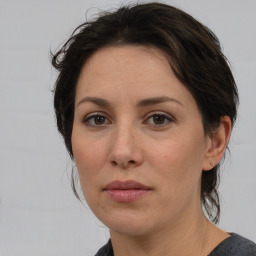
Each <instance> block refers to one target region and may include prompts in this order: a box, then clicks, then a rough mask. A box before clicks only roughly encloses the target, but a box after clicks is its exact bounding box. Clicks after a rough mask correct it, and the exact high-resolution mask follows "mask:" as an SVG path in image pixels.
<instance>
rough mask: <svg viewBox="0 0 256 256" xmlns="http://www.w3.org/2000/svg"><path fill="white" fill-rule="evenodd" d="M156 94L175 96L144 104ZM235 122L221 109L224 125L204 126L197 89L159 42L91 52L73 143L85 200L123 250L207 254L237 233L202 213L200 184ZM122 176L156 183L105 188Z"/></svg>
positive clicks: (77, 107)
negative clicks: (132, 195) (127, 196)
mask: <svg viewBox="0 0 256 256" xmlns="http://www.w3.org/2000/svg"><path fill="white" fill-rule="evenodd" d="M95 97H97V98H100V99H101V100H95ZM156 97H160V98H162V99H163V97H169V98H170V99H171V100H168V101H161V102H158V103H156V102H152V101H151V102H148V104H142V103H141V102H142V101H143V100H145V99H149V98H156ZM102 99H103V100H105V101H106V102H107V104H102ZM165 99H166V98H165ZM105 101H104V102H105ZM106 102H105V103H106ZM139 102H140V104H139ZM144 103H145V101H144ZM95 115H99V116H100V118H99V119H97V118H95ZM154 115H155V117H157V118H158V119H154ZM159 119H160V123H159V122H156V120H159ZM230 130H231V124H230V119H229V118H228V117H223V118H222V121H221V125H220V127H219V129H218V131H216V132H214V133H213V135H212V136H208V135H207V134H205V133H204V129H203V126H202V117H201V114H200V112H199V110H198V107H197V104H196V102H195V100H194V98H193V96H192V95H191V94H190V92H189V91H188V90H187V89H186V88H185V87H184V86H183V85H182V84H181V83H180V81H179V80H178V79H177V78H176V77H175V75H174V74H173V72H172V70H171V68H170V65H169V63H168V61H167V60H166V58H165V57H164V55H163V54H162V53H161V51H159V50H157V49H155V48H149V47H143V46H122V47H121V46H119V47H108V48H103V49H100V50H98V51H97V52H96V53H95V54H93V55H92V56H91V58H90V59H89V60H88V61H87V62H86V64H85V65H84V67H83V68H82V70H81V73H80V77H79V80H78V83H77V89H76V96H75V113H74V123H73V132H72V149H73V153H74V159H75V162H76V165H77V168H78V172H79V177H80V183H81V187H82V190H83V194H84V196H85V199H86V201H87V203H88V205H89V206H90V208H91V209H92V211H93V212H94V214H95V215H96V216H97V217H98V218H99V219H100V220H101V221H102V222H103V223H104V224H105V225H106V226H107V227H109V229H110V235H111V240H112V244H113V248H114V253H115V256H116V255H117V256H122V255H126V256H128V255H133V256H134V255H140V256H142V255H165V256H167V255H172V256H175V255H179V256H180V255H182V256H186V255H207V254H208V253H209V252H210V251H211V250H212V249H213V248H214V247H215V246H216V245H217V244H218V243H219V242H221V241H222V240H223V239H225V238H226V237H228V236H229V235H228V234H227V233H225V232H224V231H222V230H220V229H218V228H217V227H215V226H214V225H212V224H211V223H210V222H209V221H208V220H207V219H206V218H205V217H204V214H203V212H202V207H201V201H200V184H201V174H202V170H204V171H208V170H210V169H211V168H212V166H211V163H212V164H213V165H216V164H217V163H218V162H219V161H220V160H221V158H222V156H223V154H224V151H225V148H226V145H227V143H228V139H229V134H230ZM114 180H121V181H125V180H135V181H138V182H140V183H142V184H144V185H146V186H148V187H150V189H151V190H150V191H149V193H147V194H146V195H144V196H143V197H141V198H139V199H138V200H135V201H133V202H129V203H120V202H115V201H113V200H112V199H111V198H110V197H109V196H108V195H107V194H106V192H105V191H104V190H103V189H104V187H105V186H106V185H107V184H108V183H110V182H112V181H114ZM156 245H157V246H156Z"/></svg>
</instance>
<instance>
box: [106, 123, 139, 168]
mask: <svg viewBox="0 0 256 256" xmlns="http://www.w3.org/2000/svg"><path fill="white" fill-rule="evenodd" d="M109 155H110V161H111V163H112V164H114V165H119V166H121V167H127V166H130V165H138V164H140V163H141V161H142V159H143V154H142V150H141V146H140V143H139V140H138V127H136V126H135V125H134V124H132V122H129V120H127V119H125V120H122V121H120V122H119V123H118V124H117V125H116V127H115V128H114V129H113V134H112V137H111V147H110V152H109Z"/></svg>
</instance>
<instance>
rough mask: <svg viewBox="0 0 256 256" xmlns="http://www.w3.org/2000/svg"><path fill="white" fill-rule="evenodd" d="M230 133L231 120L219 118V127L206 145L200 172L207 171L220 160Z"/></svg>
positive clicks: (225, 117) (226, 117) (227, 117)
mask: <svg viewBox="0 0 256 256" xmlns="http://www.w3.org/2000/svg"><path fill="white" fill-rule="evenodd" d="M230 133H231V120H230V117H229V116H223V117H221V121H220V126H219V127H218V129H217V130H216V131H213V132H212V134H211V137H209V138H208V139H209V141H208V144H207V149H206V155H205V159H204V163H203V168H202V170H204V171H209V170H211V169H212V168H213V167H214V166H216V165H217V164H218V163H219V162H220V160H221V159H222V157H223V155H224V153H225V150H226V147H227V144H228V141H229V137H230Z"/></svg>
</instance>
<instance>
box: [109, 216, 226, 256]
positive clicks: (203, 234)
mask: <svg viewBox="0 0 256 256" xmlns="http://www.w3.org/2000/svg"><path fill="white" fill-rule="evenodd" d="M181 220H182V221H181ZM110 235H111V240H112V245H113V249H114V255H115V256H131V255H132V256H144V255H147V256H156V255H157V256H160V255H161V256H180V255H182V256H191V255H197V256H205V255H208V254H209V253H210V252H211V251H212V249H214V247H216V246H217V245H218V244H219V243H220V242H221V241H223V240H224V239H225V238H227V237H228V236H229V235H228V234H227V233H225V232H224V231H222V230H220V229H218V228H217V227H216V226H214V225H213V224H212V223H210V222H209V221H208V220H207V219H206V218H205V216H204V215H203V213H201V214H200V216H197V218H186V219H185V221H184V218H181V219H180V220H179V221H177V222H176V223H175V225H172V226H171V227H170V226H166V227H164V228H162V229H161V230H152V231H151V232H149V234H147V235H141V236H129V235H126V234H120V233H118V232H115V231H113V230H110Z"/></svg>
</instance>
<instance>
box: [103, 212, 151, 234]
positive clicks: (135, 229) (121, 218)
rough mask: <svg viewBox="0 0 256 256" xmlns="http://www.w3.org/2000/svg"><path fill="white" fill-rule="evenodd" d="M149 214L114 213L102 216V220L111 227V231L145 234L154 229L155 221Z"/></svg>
mask: <svg viewBox="0 0 256 256" xmlns="http://www.w3.org/2000/svg"><path fill="white" fill-rule="evenodd" d="M148 217H149V216H145V213H144V214H136V213H133V214H131V213H130V214H129V213H127V212H126V213H125V214H117V213H116V214H113V215H112V216H110V217H109V218H108V216H106V215H105V216H104V218H100V219H101V221H102V222H103V223H104V224H105V225H106V226H107V227H108V228H109V229H110V232H111V231H113V232H117V233H119V234H123V235H127V236H143V235H146V234H148V233H150V232H151V231H152V230H153V226H154V225H153V222H152V219H151V218H148Z"/></svg>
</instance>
